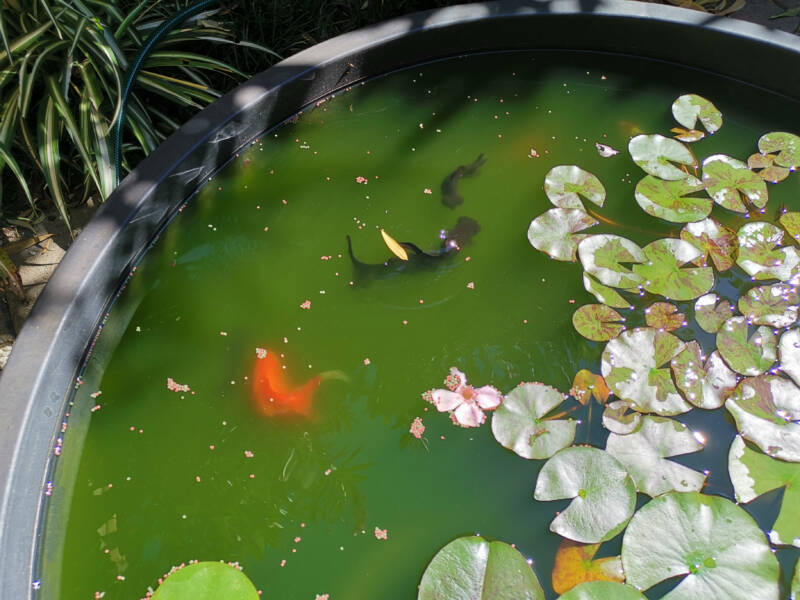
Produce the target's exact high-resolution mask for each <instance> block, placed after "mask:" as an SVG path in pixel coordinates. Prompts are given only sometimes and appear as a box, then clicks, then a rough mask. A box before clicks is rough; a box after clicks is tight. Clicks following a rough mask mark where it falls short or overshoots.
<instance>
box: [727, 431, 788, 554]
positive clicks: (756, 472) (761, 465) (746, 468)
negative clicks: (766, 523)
mask: <svg viewBox="0 0 800 600" xmlns="http://www.w3.org/2000/svg"><path fill="white" fill-rule="evenodd" d="M728 472H729V473H730V476H731V482H732V483H733V490H734V492H736V501H737V502H745V503H747V502H751V501H752V500H755V499H756V498H758V497H759V496H761V495H762V494H766V493H767V492H771V491H772V490H777V489H779V488H786V489H785V491H784V493H783V500H781V509H780V512H779V513H778V518H777V519H776V520H775V523H774V524H773V525H772V531H770V532H769V533H768V534H767V535H769V539H770V541H771V542H772V543H773V544H775V545H776V546H788V545H792V546H797V547H800V464H798V463H792V462H784V461H782V460H776V459H774V458H770V457H769V456H767V455H766V454H762V453H761V452H757V451H755V450H752V449H751V448H748V447H747V444H745V443H744V440H743V439H742V437H741V436H738V435H737V436H736V438H735V439H734V440H733V443H732V444H731V449H730V452H729V453H728Z"/></svg>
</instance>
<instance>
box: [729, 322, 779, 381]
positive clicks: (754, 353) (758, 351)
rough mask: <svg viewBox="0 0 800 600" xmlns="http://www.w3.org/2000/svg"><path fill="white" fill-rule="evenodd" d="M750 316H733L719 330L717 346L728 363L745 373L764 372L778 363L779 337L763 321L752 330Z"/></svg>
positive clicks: (757, 373)
mask: <svg viewBox="0 0 800 600" xmlns="http://www.w3.org/2000/svg"><path fill="white" fill-rule="evenodd" d="M749 329H750V327H749V324H748V322H747V318H746V317H731V318H730V319H728V320H727V321H725V323H724V324H723V325H722V327H720V329H719V331H718V332H717V350H719V353H720V355H721V356H722V358H723V359H724V360H725V362H726V363H728V366H729V367H730V368H731V369H733V370H734V371H736V372H737V373H741V374H742V375H750V376H753V375H761V374H762V373H764V372H765V371H766V370H767V369H769V368H770V367H771V366H772V365H773V364H774V363H775V359H776V358H777V356H776V350H777V345H778V340H777V339H776V337H775V334H774V333H773V332H772V329H770V328H769V327H764V326H763V325H762V326H761V327H759V328H757V329H756V331H755V332H754V333H753V335H751V336H748V334H749Z"/></svg>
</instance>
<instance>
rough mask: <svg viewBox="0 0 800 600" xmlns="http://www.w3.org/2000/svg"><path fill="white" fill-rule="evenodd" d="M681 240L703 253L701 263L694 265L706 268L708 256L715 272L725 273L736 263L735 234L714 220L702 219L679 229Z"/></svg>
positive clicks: (696, 262) (736, 239) (736, 240)
mask: <svg viewBox="0 0 800 600" xmlns="http://www.w3.org/2000/svg"><path fill="white" fill-rule="evenodd" d="M681 239H682V240H685V241H687V242H689V243H690V244H692V245H693V246H694V247H695V248H698V249H699V250H701V251H702V252H703V256H702V261H701V262H699V263H698V261H697V260H695V264H702V266H706V264H705V262H706V257H707V256H710V257H711V260H712V261H713V263H714V266H715V267H716V268H717V271H720V272H722V271H727V270H728V269H730V268H731V267H732V266H733V265H734V264H735V263H736V256H737V255H738V250H739V242H738V238H737V236H736V232H735V231H733V230H732V229H728V228H727V227H724V226H723V225H720V224H719V223H718V222H717V221H715V220H714V219H711V218H709V219H703V220H702V221H698V222H697V223H689V224H687V225H686V226H685V227H684V228H683V229H681Z"/></svg>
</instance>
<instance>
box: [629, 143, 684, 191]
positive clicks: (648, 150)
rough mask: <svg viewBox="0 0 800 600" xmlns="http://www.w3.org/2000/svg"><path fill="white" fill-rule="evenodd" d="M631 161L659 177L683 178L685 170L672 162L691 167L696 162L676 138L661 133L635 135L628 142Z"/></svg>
mask: <svg viewBox="0 0 800 600" xmlns="http://www.w3.org/2000/svg"><path fill="white" fill-rule="evenodd" d="M628 152H630V154H631V158H633V162H635V163H636V164H637V165H639V166H640V167H641V168H642V169H643V170H644V171H645V172H646V173H649V174H650V175H653V176H655V177H660V178H661V179H670V180H673V179H683V178H685V177H686V175H687V172H686V171H685V170H684V169H681V168H678V167H676V166H675V165H674V164H673V163H677V164H679V165H686V166H690V167H693V166H695V165H696V164H697V160H696V159H695V157H694V155H693V154H692V152H691V151H690V150H689V149H688V148H687V147H686V146H684V145H683V144H681V143H680V142H679V141H677V140H673V139H670V138H666V137H664V136H663V135H658V134H654V135H637V136H636V137H634V138H631V141H630V142H628Z"/></svg>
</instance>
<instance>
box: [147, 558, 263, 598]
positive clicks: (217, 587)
mask: <svg viewBox="0 0 800 600" xmlns="http://www.w3.org/2000/svg"><path fill="white" fill-rule="evenodd" d="M219 598H225V600H258V599H259V598H260V596H259V594H258V591H257V590H256V588H255V586H254V585H253V583H252V582H251V581H250V579H249V578H248V577H247V576H246V575H245V574H244V573H242V571H241V570H240V569H237V568H236V567H235V566H232V565H228V564H225V563H224V562H196V563H192V564H189V565H187V566H185V567H182V568H180V569H175V570H173V571H172V572H170V574H169V575H167V577H166V578H165V579H164V582H163V583H162V584H161V585H160V586H158V589H157V590H156V592H155V594H153V600H217V599H219Z"/></svg>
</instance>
